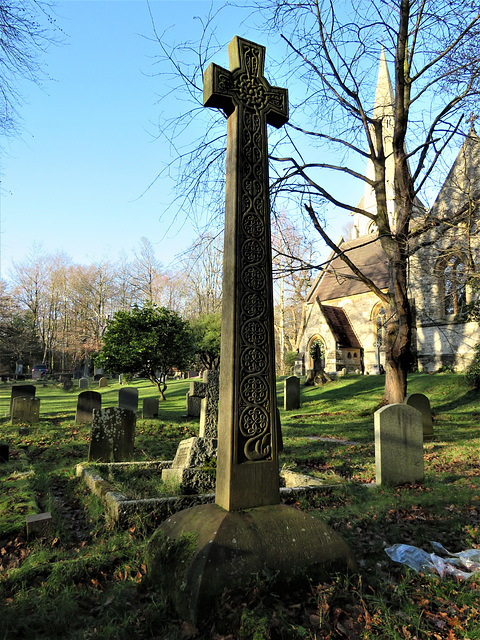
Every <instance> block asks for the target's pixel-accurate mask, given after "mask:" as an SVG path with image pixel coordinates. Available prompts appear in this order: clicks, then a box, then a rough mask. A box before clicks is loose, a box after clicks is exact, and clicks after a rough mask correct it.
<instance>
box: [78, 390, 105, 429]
mask: <svg viewBox="0 0 480 640" xmlns="http://www.w3.org/2000/svg"><path fill="white" fill-rule="evenodd" d="M101 408H102V394H101V393H98V391H82V392H81V393H79V394H78V398H77V410H76V413H75V422H76V423H77V424H83V423H85V422H91V421H92V419H93V410H94V409H96V410H97V411H99V410H100V409H101Z"/></svg>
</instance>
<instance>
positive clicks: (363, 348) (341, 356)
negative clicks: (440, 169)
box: [297, 52, 480, 373]
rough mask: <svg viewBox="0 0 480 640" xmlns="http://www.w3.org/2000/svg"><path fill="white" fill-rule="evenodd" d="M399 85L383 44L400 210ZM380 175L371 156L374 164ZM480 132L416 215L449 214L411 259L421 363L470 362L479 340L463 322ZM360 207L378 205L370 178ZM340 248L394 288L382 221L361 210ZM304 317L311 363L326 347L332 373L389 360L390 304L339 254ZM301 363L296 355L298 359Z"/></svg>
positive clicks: (390, 175) (474, 242) (391, 207)
mask: <svg viewBox="0 0 480 640" xmlns="http://www.w3.org/2000/svg"><path fill="white" fill-rule="evenodd" d="M393 103H394V94H393V88H392V84H391V80H390V76H389V73H388V67H387V64H386V60H385V56H384V54H383V52H382V55H381V59H380V66H379V74H378V82H377V89H376V94H375V103H374V111H373V114H374V116H376V117H382V123H383V135H384V147H385V155H386V158H387V160H386V173H387V185H386V186H387V199H388V213H389V216H391V220H394V215H395V197H394V166H393V152H392V151H393V150H392V138H393V125H394V118H393ZM367 177H373V164H372V163H371V162H370V161H369V163H368V165H367ZM479 204H480V139H479V137H478V135H477V133H476V132H475V129H474V127H473V125H472V127H471V129H470V132H469V134H468V135H467V136H466V138H465V141H464V143H463V145H462V147H461V149H460V151H459V153H458V156H457V158H456V160H455V162H454V164H453V166H452V167H451V170H450V172H449V174H448V176H447V178H446V180H445V182H444V184H443V186H442V187H441V189H440V191H439V193H438V195H437V198H436V200H435V202H434V204H433V206H432V208H431V209H430V210H427V209H426V207H425V206H424V205H422V203H420V202H419V201H418V202H417V207H416V212H415V215H414V220H413V222H412V224H415V220H421V219H425V217H428V218H431V219H432V220H438V219H441V221H442V222H441V225H440V226H438V225H437V226H436V227H435V228H432V230H431V231H429V232H427V233H426V234H423V235H422V236H420V237H419V239H418V241H417V245H416V246H414V247H411V251H410V253H411V255H410V258H409V265H408V273H409V299H410V302H411V305H412V311H413V315H414V331H413V349H414V356H415V366H416V367H417V368H418V370H419V371H426V372H433V371H438V370H440V369H442V368H445V367H448V368H452V369H454V370H455V371H461V370H463V369H465V368H466V367H467V366H468V364H469V363H470V361H471V359H472V357H473V347H474V345H475V344H476V343H477V342H480V329H479V323H478V322H466V321H465V313H464V312H465V306H466V305H467V303H468V302H470V301H471V299H472V295H474V294H473V292H472V289H471V286H470V285H469V276H471V274H472V273H474V272H476V271H477V269H476V263H477V260H478V258H480V240H479V235H478V224H479V215H478V206H479ZM358 208H360V209H364V210H366V211H369V212H372V213H375V211H376V201H375V195H374V192H373V189H372V187H370V185H368V184H366V187H365V193H364V196H363V198H362V199H361V201H360V203H359V204H358ZM337 246H339V247H340V249H341V251H342V252H346V253H347V254H348V256H349V258H350V259H351V260H352V262H353V263H354V264H355V265H356V266H357V267H358V268H359V269H360V270H361V271H362V272H363V273H364V274H365V275H367V276H368V277H369V278H371V279H372V280H373V281H374V282H375V284H376V285H377V286H378V287H379V288H380V289H381V290H383V291H385V292H386V291H387V290H388V261H387V257H386V255H385V253H384V251H383V249H382V247H381V245H380V242H379V240H378V239H377V233H376V228H375V225H374V223H372V222H371V220H370V219H368V218H367V217H366V216H362V215H361V214H358V213H355V214H354V216H353V233H352V237H351V238H350V239H346V240H344V239H341V240H340V242H339V243H337ZM306 304H307V314H306V322H305V326H304V329H303V332H302V337H301V340H300V343H299V356H300V357H302V356H303V366H304V368H305V369H306V370H309V369H313V368H314V362H313V358H314V357H315V354H317V357H318V353H321V354H322V360H323V363H322V364H323V367H324V369H325V371H327V372H339V371H342V370H343V369H346V370H347V372H355V371H358V372H362V373H380V372H382V370H383V367H384V364H385V355H384V345H385V329H386V309H385V308H384V306H383V303H382V302H381V301H380V300H379V298H378V297H377V296H376V295H375V294H374V293H373V292H372V291H370V289H368V287H367V286H366V285H365V284H364V283H363V282H362V281H361V280H359V279H358V277H357V276H355V274H354V273H353V272H352V271H351V270H350V269H349V268H348V267H347V266H346V264H345V263H344V262H343V261H342V260H341V258H340V257H338V256H337V255H336V254H335V253H332V255H331V256H330V258H329V260H328V261H327V264H326V266H325V268H324V270H323V271H322V272H321V273H320V274H319V275H318V277H317V278H316V280H315V281H314V283H313V285H312V287H311V289H310V291H309V293H308V295H307V299H306ZM297 361H298V358H297Z"/></svg>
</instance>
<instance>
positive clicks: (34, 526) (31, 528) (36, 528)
mask: <svg viewBox="0 0 480 640" xmlns="http://www.w3.org/2000/svg"><path fill="white" fill-rule="evenodd" d="M25 523H26V527H27V536H28V537H30V536H32V535H35V536H38V537H41V538H46V537H48V536H49V535H51V533H52V529H53V524H52V514H51V513H50V512H49V511H47V512H45V513H37V514H36V515H34V516H27V517H26V519H25Z"/></svg>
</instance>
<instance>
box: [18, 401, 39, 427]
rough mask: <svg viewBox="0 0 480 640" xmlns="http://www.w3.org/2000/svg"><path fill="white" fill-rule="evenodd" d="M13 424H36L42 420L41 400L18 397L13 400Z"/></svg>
mask: <svg viewBox="0 0 480 640" xmlns="http://www.w3.org/2000/svg"><path fill="white" fill-rule="evenodd" d="M11 418H12V424H13V423H17V422H26V423H27V424H36V423H37V422H38V421H39V419H40V398H34V397H29V398H27V397H23V396H18V397H16V398H14V399H13V404H12V413H11Z"/></svg>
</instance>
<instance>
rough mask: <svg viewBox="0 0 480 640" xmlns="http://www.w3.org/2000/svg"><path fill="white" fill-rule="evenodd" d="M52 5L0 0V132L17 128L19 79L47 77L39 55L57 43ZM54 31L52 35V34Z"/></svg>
mask: <svg viewBox="0 0 480 640" xmlns="http://www.w3.org/2000/svg"><path fill="white" fill-rule="evenodd" d="M58 33H59V29H58V27H57V26H56V25H55V19H54V17H53V13H52V5H51V4H50V3H49V2H43V1H41V0H2V2H1V3H0V34H1V36H0V131H1V133H2V134H3V135H13V134H15V133H16V132H17V131H18V125H19V121H20V113H19V107H20V105H21V103H22V93H21V90H20V88H19V85H20V82H21V81H22V80H25V79H26V80H29V81H31V82H34V83H38V82H39V81H40V80H42V79H45V78H46V74H45V72H44V68H43V63H42V57H43V54H44V53H45V52H46V51H47V49H48V47H49V46H50V45H51V44H54V43H55V42H58V39H56V36H57V35H58ZM54 34H55V35H54Z"/></svg>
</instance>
